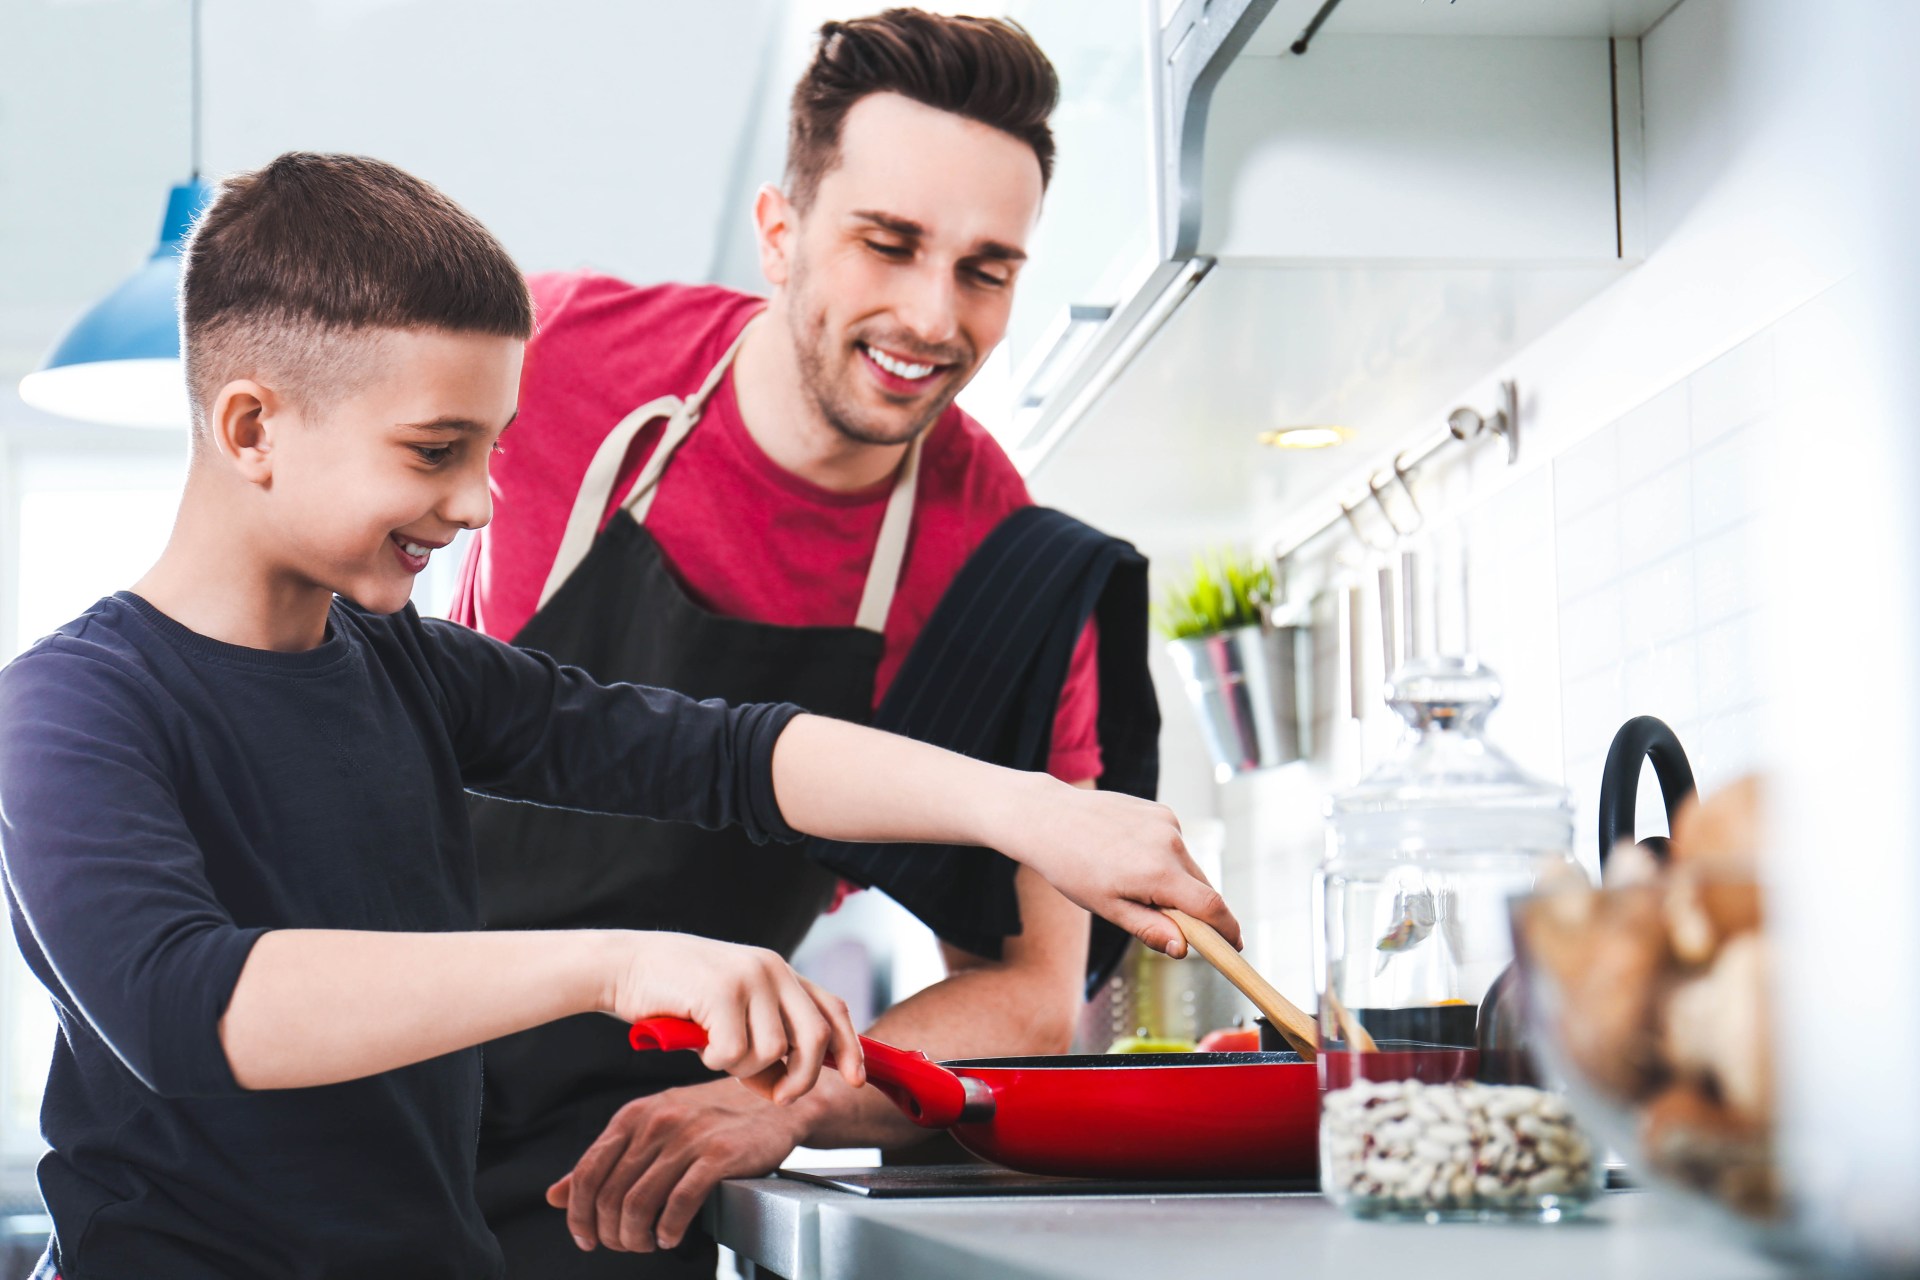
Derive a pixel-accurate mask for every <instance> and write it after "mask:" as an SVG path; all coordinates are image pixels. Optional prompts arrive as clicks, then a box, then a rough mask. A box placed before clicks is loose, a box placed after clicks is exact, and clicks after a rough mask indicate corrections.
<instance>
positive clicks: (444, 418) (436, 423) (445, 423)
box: [395, 409, 520, 435]
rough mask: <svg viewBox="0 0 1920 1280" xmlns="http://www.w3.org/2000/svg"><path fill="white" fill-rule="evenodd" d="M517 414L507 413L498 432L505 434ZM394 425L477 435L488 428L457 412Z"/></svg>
mask: <svg viewBox="0 0 1920 1280" xmlns="http://www.w3.org/2000/svg"><path fill="white" fill-rule="evenodd" d="M519 416H520V411H519V410H518V409H515V410H514V411H513V412H512V413H510V414H508V415H507V426H506V427H501V428H500V434H501V435H505V434H506V433H507V427H510V426H512V425H513V420H514V419H515V418H518V417H519ZM395 425H396V426H401V427H406V428H408V429H409V430H413V431H459V432H463V433H465V434H467V435H479V434H482V433H484V432H486V431H487V430H489V428H488V426H487V424H486V423H484V422H475V421H474V420H473V419H472V418H462V417H460V416H459V415H457V414H451V413H446V414H442V415H440V416H439V417H437V418H429V419H427V420H426V421H425V422H401V423H396V424H395Z"/></svg>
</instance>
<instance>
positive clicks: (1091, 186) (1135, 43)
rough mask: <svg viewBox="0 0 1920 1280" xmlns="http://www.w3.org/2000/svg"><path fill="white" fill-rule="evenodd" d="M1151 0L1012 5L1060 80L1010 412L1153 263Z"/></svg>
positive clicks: (1034, 393) (1012, 344)
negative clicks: (1051, 163)
mask: <svg viewBox="0 0 1920 1280" xmlns="http://www.w3.org/2000/svg"><path fill="white" fill-rule="evenodd" d="M1158 3H1159V0H1119V2H1116V0H1010V2H1009V3H1008V4H1007V6H1006V14H1007V16H1008V17H1009V18H1012V19H1014V20H1015V21H1017V22H1019V23H1020V24H1021V25H1022V26H1024V27H1026V29H1027V30H1028V31H1029V32H1031V33H1032V35H1033V37H1034V39H1035V40H1036V41H1038V42H1039V44H1040V47H1041V48H1042V49H1045V50H1046V52H1047V56H1048V58H1049V59H1051V60H1052V62H1053V65H1054V69H1055V70H1056V71H1057V72H1058V73H1059V76H1060V86H1061V95H1060V105H1059V108H1058V109H1057V110H1056V111H1055V112H1054V115H1053V118H1052V121H1051V124H1052V127H1053V134H1054V141H1055V148H1056V159H1055V163H1054V172H1053V181H1052V183H1051V185H1050V186H1049V188H1048V191H1047V198H1046V206H1045V210H1044V212H1043V215H1042V217H1041V219H1040V225H1039V227H1038V228H1037V229H1036V231H1035V234H1034V238H1033V241H1032V243H1031V245H1030V250H1031V254H1032V257H1031V260H1030V261H1029V263H1028V264H1027V266H1026V268H1025V269H1024V270H1023V271H1022V273H1021V277H1020V289H1019V293H1018V295H1017V297H1016V299H1015V302H1014V309H1013V315H1012V318H1011V320H1010V322H1009V325H1008V330H1007V340H1006V357H1007V360H1008V362H1009V365H1010V367H1011V370H1012V373H1013V380H1014V387H1015V395H1016V396H1018V397H1025V398H1026V400H1027V401H1028V402H1029V403H1027V404H1025V405H1024V406H1023V405H1022V404H1020V403H1018V402H1016V404H1015V405H1014V406H1012V407H1013V408H1014V409H1015V410H1018V409H1020V408H1022V407H1025V408H1031V407H1033V406H1032V404H1031V403H1030V402H1031V401H1032V400H1034V398H1036V397H1039V396H1041V395H1043V394H1044V393H1045V392H1046V390H1047V389H1048V387H1049V386H1050V385H1053V384H1054V383H1055V382H1056V379H1057V377H1058V376H1059V375H1060V374H1061V373H1064V372H1065V371H1066V370H1067V369H1068V368H1069V367H1070V366H1071V364H1072V363H1073V361H1074V360H1075V358H1076V357H1077V356H1078V354H1079V353H1080V352H1081V351H1083V350H1084V349H1085V348H1086V346H1087V345H1088V344H1089V342H1090V340H1091V339H1092V338H1093V337H1094V336H1095V335H1096V334H1097V333H1098V331H1099V330H1100V329H1101V328H1102V327H1103V326H1104V325H1106V324H1107V323H1108V322H1109V321H1110V320H1111V318H1112V316H1113V314H1114V312H1115V311H1116V310H1117V309H1118V307H1119V305H1120V304H1121V303H1122V302H1124V301H1126V299H1127V298H1128V297H1130V296H1131V295H1132V293H1133V292H1134V291H1135V290H1136V289H1138V287H1139V285H1140V282H1141V280H1142V279H1143V278H1144V277H1145V276H1146V275H1147V274H1148V273H1149V272H1150V271H1151V270H1152V268H1153V265H1154V263H1155V262H1156V261H1157V260H1158V257H1159V236H1158V229H1157V226H1156V221H1157V218H1158V204H1157V201H1156V194H1155V189H1154V181H1153V166H1154V155H1153V135H1154V118H1153V105H1152V95H1151V93H1150V92H1149V88H1150V83H1149V74H1150V71H1151V64H1150V53H1149V43H1150V33H1151V32H1152V31H1153V30H1154V29H1155V24H1156V20H1157V16H1158Z"/></svg>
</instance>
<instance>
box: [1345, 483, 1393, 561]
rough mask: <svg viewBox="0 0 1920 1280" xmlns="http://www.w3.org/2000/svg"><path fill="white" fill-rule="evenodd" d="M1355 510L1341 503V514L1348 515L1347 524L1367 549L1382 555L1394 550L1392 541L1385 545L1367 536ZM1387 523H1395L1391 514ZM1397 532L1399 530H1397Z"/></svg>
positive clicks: (1369, 484)
mask: <svg viewBox="0 0 1920 1280" xmlns="http://www.w3.org/2000/svg"><path fill="white" fill-rule="evenodd" d="M1368 487H1369V488H1371V487H1372V482H1371V481H1369V482H1368ZM1376 496H1377V495H1376ZM1353 510H1354V509H1353V508H1352V507H1350V506H1348V505H1347V504H1346V503H1344V502H1343V503H1341V504H1340V514H1341V515H1343V516H1345V517H1346V520H1347V524H1348V525H1349V526H1350V527H1351V528H1352V529H1353V536H1354V537H1356V538H1358V539H1360V544H1361V545H1362V546H1364V547H1365V548H1366V549H1367V550H1369V551H1374V552H1378V553H1379V554H1381V555H1385V554H1387V553H1388V552H1390V551H1392V550H1393V544H1392V543H1391V542H1389V543H1388V544H1387V545H1386V546H1384V547H1383V546H1381V545H1380V544H1379V543H1377V542H1375V541H1374V540H1373V539H1372V538H1370V537H1368V536H1367V531H1366V530H1365V529H1363V528H1361V527H1360V521H1359V519H1358V517H1356V516H1355V515H1354V514H1353ZM1387 523H1388V524H1389V525H1391V524H1392V523H1393V517H1391V516H1389V517H1387ZM1396 532H1398V531H1397V530H1396Z"/></svg>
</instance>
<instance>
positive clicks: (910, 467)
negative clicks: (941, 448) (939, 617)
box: [853, 431, 926, 633]
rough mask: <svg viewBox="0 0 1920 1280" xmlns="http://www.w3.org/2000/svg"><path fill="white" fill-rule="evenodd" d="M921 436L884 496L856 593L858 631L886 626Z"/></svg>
mask: <svg viewBox="0 0 1920 1280" xmlns="http://www.w3.org/2000/svg"><path fill="white" fill-rule="evenodd" d="M925 439H926V433H925V432H924V431H923V432H921V433H920V434H919V435H917V436H915V437H914V438H913V443H912V444H910V445H908V446H907V456H906V457H905V458H903V459H902V460H901V462H900V475H899V476H898V478H896V479H895V480H894V482H893V494H892V496H890V497H889V498H888V499H887V514H886V515H885V516H884V517H882V518H881V521H880V539H879V541H878V542H876V543H875V544H874V547H873V563H872V564H870V565H868V566H867V585H866V589H865V590H863V591H862V592H861V593H860V612H859V614H858V616H856V617H855V618H854V622H853V625H854V626H856V627H859V628H860V629H861V630H862V631H877V632H882V633H884V632H885V631H886V629H887V613H888V612H889V611H890V610H891V609H892V608H893V593H894V591H895V590H896V589H897V588H898V587H899V585H900V569H901V566H902V564H903V563H904V562H905V561H906V558H907V534H908V533H909V532H910V531H911V530H912V528H913V499H914V494H915V491H916V490H917V489H918V487H919V479H920V443H921V441H923V440H925Z"/></svg>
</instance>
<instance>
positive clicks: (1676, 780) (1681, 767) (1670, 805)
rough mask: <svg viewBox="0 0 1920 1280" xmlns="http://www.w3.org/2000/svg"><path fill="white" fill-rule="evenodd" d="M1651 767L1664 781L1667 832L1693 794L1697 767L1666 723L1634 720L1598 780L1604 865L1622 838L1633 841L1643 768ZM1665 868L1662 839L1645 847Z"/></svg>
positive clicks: (1645, 718) (1616, 743) (1617, 741)
mask: <svg viewBox="0 0 1920 1280" xmlns="http://www.w3.org/2000/svg"><path fill="white" fill-rule="evenodd" d="M1643 760H1651V761H1653V773H1654V776H1655V777H1657V778H1659V779H1660V796H1661V798H1662V799H1663V800H1664V801H1666V806H1667V830H1669V831H1671V830H1673V820H1674V819H1675V818H1677V817H1679V816H1680V806H1681V805H1682V804H1684V803H1686V800H1687V797H1688V796H1691V795H1692V794H1693V791H1694V786H1693V766H1692V765H1690V764H1688V763H1687V753H1686V751H1684V750H1683V749H1682V748H1681V746H1680V739H1679V738H1677V737H1675V736H1674V733H1673V730H1672V729H1669V728H1668V727H1667V725H1666V722H1665V721H1663V720H1658V719H1655V718H1654V717H1653V716H1635V717H1634V718H1633V719H1631V720H1629V721H1627V722H1626V723H1625V724H1623V725H1621V726H1620V732H1618V733H1616V734H1614V735H1613V745H1612V746H1611V747H1609V748H1608V749H1607V767H1606V771H1605V772H1604V773H1603V774H1601V776H1600V865H1601V866H1603V867H1604V866H1606V865H1607V856H1608V855H1609V854H1611V853H1612V852H1613V847H1614V845H1615V844H1617V843H1618V842H1619V841H1620V840H1621V839H1622V838H1623V837H1624V838H1625V839H1628V840H1631V839H1633V806H1634V801H1635V799H1636V798H1637V797H1638V796H1639V793H1640V762H1641V761H1643ZM1643 843H1645V844H1646V845H1647V846H1648V847H1649V848H1650V849H1651V850H1652V852H1653V853H1654V855H1655V856H1656V857H1658V858H1659V859H1660V860H1661V861H1662V862H1664V861H1666V857H1667V849H1668V843H1667V841H1666V840H1665V839H1663V838H1662V837H1659V836H1653V837H1650V838H1649V839H1648V840H1646V841H1644V842H1643Z"/></svg>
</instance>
